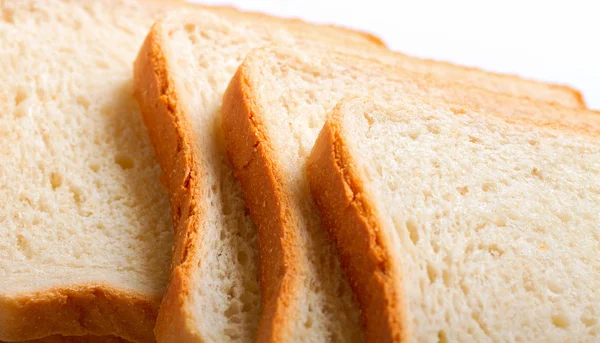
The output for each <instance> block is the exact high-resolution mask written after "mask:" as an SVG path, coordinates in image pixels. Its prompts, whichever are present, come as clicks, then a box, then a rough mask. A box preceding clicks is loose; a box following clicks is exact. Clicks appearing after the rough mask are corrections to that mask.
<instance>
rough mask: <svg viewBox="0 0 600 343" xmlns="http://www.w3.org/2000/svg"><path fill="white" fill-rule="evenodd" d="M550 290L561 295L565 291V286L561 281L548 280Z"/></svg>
mask: <svg viewBox="0 0 600 343" xmlns="http://www.w3.org/2000/svg"><path fill="white" fill-rule="evenodd" d="M548 289H549V290H550V292H552V293H554V294H560V293H562V292H563V291H564V286H563V285H562V283H561V282H560V281H559V280H555V279H550V280H548Z"/></svg>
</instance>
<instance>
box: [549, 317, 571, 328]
mask: <svg viewBox="0 0 600 343" xmlns="http://www.w3.org/2000/svg"><path fill="white" fill-rule="evenodd" d="M552 325H554V326H556V327H557V328H561V329H566V328H568V327H569V326H570V325H571V320H570V319H569V317H568V316H567V315H566V314H564V313H558V314H555V315H553V316H552Z"/></svg>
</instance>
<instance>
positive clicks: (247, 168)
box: [221, 68, 306, 342]
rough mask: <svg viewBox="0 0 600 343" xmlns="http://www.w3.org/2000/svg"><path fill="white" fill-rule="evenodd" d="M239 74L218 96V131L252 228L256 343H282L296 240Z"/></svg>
mask: <svg viewBox="0 0 600 343" xmlns="http://www.w3.org/2000/svg"><path fill="white" fill-rule="evenodd" d="M244 74H245V73H244V71H243V70H242V69H241V68H240V69H238V71H237V72H236V74H235V75H234V77H233V78H232V80H231V82H230V84H229V87H228V88H227V90H226V92H225V94H224V96H223V106H222V111H221V113H222V116H223V131H224V132H225V138H226V140H227V153H228V155H229V159H230V161H231V162H232V165H233V169H234V175H235V176H236V178H237V179H238V180H239V181H240V183H241V185H242V189H243V190H244V192H243V193H244V200H245V202H246V205H247V207H248V208H249V210H250V216H251V217H252V219H253V220H254V222H255V223H256V224H257V227H258V236H259V240H258V241H259V256H260V285H261V294H262V299H263V300H262V302H263V313H262V315H261V320H260V323H259V329H258V335H257V341H259V342H285V341H289V340H290V337H291V335H292V332H291V331H292V327H291V320H290V318H295V317H296V313H297V311H298V301H299V300H300V298H299V296H300V290H301V280H302V278H303V276H304V275H306V271H305V270H304V268H303V267H302V264H301V262H300V259H301V255H300V254H301V250H300V248H299V245H300V244H301V243H300V237H298V234H297V233H296V232H293V231H291V230H287V228H288V227H289V226H290V222H291V221H292V218H291V215H290V213H289V208H290V206H289V204H287V203H285V201H286V199H285V197H283V196H282V195H281V193H282V190H281V189H282V187H283V182H282V181H281V178H280V175H281V174H280V172H279V170H278V169H277V166H276V165H274V164H273V163H272V161H273V158H272V149H271V147H270V146H269V144H268V141H266V139H265V137H264V136H263V134H262V122H261V121H260V120H259V118H258V117H256V116H255V115H254V114H255V113H257V112H258V110H257V108H256V105H255V103H254V102H253V101H252V96H250V87H249V85H248V84H247V82H246V80H245V79H244V77H243V75H244Z"/></svg>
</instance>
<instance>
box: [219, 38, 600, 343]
mask: <svg viewBox="0 0 600 343" xmlns="http://www.w3.org/2000/svg"><path fill="white" fill-rule="evenodd" d="M385 54H386V55H385V56H384V57H386V56H388V55H387V53H385ZM377 57H378V56H374V57H370V56H367V57H360V56H357V55H353V54H350V53H343V52H335V51H332V50H325V49H311V48H310V47H296V48H288V47H284V46H272V47H264V48H261V49H256V50H254V51H253V52H251V53H250V54H248V56H247V57H246V58H245V60H244V63H243V64H242V65H241V66H240V68H239V69H238V71H237V73H236V75H235V76H234V78H233V79H232V81H231V83H230V85H229V87H228V89H227V91H226V93H225V96H224V98H223V109H222V115H223V127H224V133H225V138H226V141H227V151H228V154H229V156H230V160H231V162H232V166H233V169H234V173H235V174H236V177H237V178H238V179H239V180H240V181H241V185H242V188H243V190H244V193H245V198H246V201H247V205H248V206H249V208H250V213H251V214H252V215H253V219H254V220H255V222H256V223H257V224H258V228H259V230H262V231H265V232H260V231H259V234H261V235H262V236H261V235H259V238H260V239H261V241H260V242H259V243H260V244H261V245H260V246H261V261H263V260H264V261H268V262H265V263H269V264H268V265H266V266H265V267H272V266H273V265H272V263H274V262H273V261H274V260H276V259H281V258H285V260H283V262H282V263H283V264H284V265H285V269H283V268H282V269H275V270H272V271H271V272H272V273H282V274H283V275H286V274H288V275H289V276H288V277H289V278H293V277H296V278H298V279H300V282H301V287H300V288H298V289H295V290H293V291H295V292H298V294H296V295H295V296H296V297H298V299H299V303H298V304H299V305H298V306H299V309H300V311H299V314H298V315H297V316H296V318H297V319H296V320H297V322H300V323H303V325H305V327H307V328H308V327H311V326H312V327H314V325H315V322H327V316H332V313H333V314H335V313H336V312H337V313H339V312H344V315H349V313H348V312H347V311H349V309H350V308H352V306H351V304H348V303H345V304H344V302H348V301H350V300H349V298H347V297H342V296H341V295H340V291H341V290H342V288H340V287H339V285H340V281H339V279H341V278H343V277H342V275H341V274H339V273H338V272H337V271H336V270H337V269H336V268H335V267H334V266H335V264H336V258H335V255H334V254H333V250H332V248H331V247H330V244H329V242H328V240H327V237H326V235H325V234H324V233H323V231H322V230H321V227H320V219H319V216H318V213H317V212H316V210H315V206H314V203H313V201H312V199H311V196H310V191H309V187H308V183H307V180H306V176H305V163H306V158H307V157H308V155H309V153H310V151H311V149H312V146H313V144H314V142H315V139H316V137H317V135H318V132H319V130H320V129H321V128H322V126H323V124H324V121H325V114H326V113H327V111H329V110H330V109H331V108H332V107H333V106H334V105H335V104H336V102H337V101H338V100H339V99H341V98H343V97H344V96H350V95H362V94H372V95H373V96H374V97H375V98H377V99H378V100H382V101H391V100H393V99H395V98H397V97H399V96H402V95H403V94H405V93H409V94H415V95H419V96H423V97H430V98H433V99H438V100H440V101H445V102H449V103H452V104H469V105H470V106H472V107H474V108H478V109H485V110H486V111H489V112H492V113H498V114H500V115H504V116H509V117H531V118H532V119H533V120H536V121H539V122H543V124H544V125H550V124H551V123H554V122H563V123H565V125H567V124H568V125H571V126H578V127H582V128H586V127H587V128H590V130H596V131H597V130H598V129H599V128H600V116H599V115H598V114H597V113H596V112H592V111H586V110H577V109H568V108H564V107H562V106H558V105H553V104H546V103H540V102H537V101H532V100H529V99H524V98H519V97H513V96H506V95H502V94H495V93H493V92H490V91H486V90H481V89H479V88H476V87H462V86H460V85H457V84H456V83H454V81H457V82H458V83H463V84H464V83H466V82H467V81H466V80H469V77H475V79H476V80H479V81H475V79H474V81H473V83H474V84H475V85H477V86H479V85H481V86H486V87H487V88H494V86H493V84H494V82H495V81H496V80H498V79H499V76H496V75H494V74H490V75H489V77H488V78H485V77H482V76H481V75H480V74H479V73H480V72H473V71H472V70H469V69H465V72H464V73H463V74H462V76H459V75H458V74H456V78H458V80H457V79H455V78H454V77H453V76H448V77H447V76H445V75H443V74H442V73H437V75H434V76H431V75H426V74H421V73H412V72H409V71H407V70H406V69H402V68H401V67H400V65H402V64H406V65H412V64H411V62H407V60H406V58H405V57H403V56H399V57H398V59H399V60H398V61H397V62H396V63H392V64H391V65H387V64H383V63H381V62H379V61H377ZM386 58H387V57H386ZM392 62H393V61H392ZM414 63H418V62H414ZM452 68H458V67H452ZM413 69H414V68H413ZM473 73H475V74H473ZM453 75H454V74H453ZM478 82H480V83H478ZM514 82H519V80H514ZM418 134H419V132H418V131H415V135H418ZM390 148H392V147H390ZM263 238H268V240H265V241H262V239H263ZM263 244H264V245H263ZM274 252H277V253H274ZM265 272H268V270H265ZM343 292H344V293H343V294H345V292H346V291H345V290H344V291H343ZM371 296H376V295H375V294H371ZM357 300H358V301H359V303H360V305H361V306H362V308H363V321H364V323H365V327H366V335H367V336H366V339H367V341H373V342H376V341H378V339H376V338H378V337H380V336H379V333H378V330H379V325H380V323H378V321H379V318H380V317H379V316H371V317H369V316H368V315H366V313H370V314H371V313H372V311H370V310H369V306H371V305H370V299H369V295H365V297H361V295H360V294H359V297H358V298H357ZM323 304H327V307H324V306H323ZM378 309H379V308H378ZM382 315H383V317H384V318H385V314H384V313H382ZM337 325H338V327H337V330H339V331H337V332H347V331H346V330H352V329H353V328H347V327H344V325H347V323H344V322H338V323H337Z"/></svg>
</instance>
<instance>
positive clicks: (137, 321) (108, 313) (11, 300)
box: [0, 283, 160, 342]
mask: <svg viewBox="0 0 600 343" xmlns="http://www.w3.org/2000/svg"><path fill="white" fill-rule="evenodd" d="M159 302H160V299H153V298H149V297H148V296H144V295H140V294H135V293H133V292H131V291H130V290H125V289H120V288H115V287H112V286H110V285H107V284H102V283H98V284H95V283H85V284H79V285H71V286H64V287H55V288H51V289H45V290H42V291H39V292H35V293H26V294H16V295H14V296H2V297H0V309H2V310H1V311H0V337H1V338H2V339H3V340H7V341H22V340H31V339H36V338H43V337H46V336H50V335H56V334H63V335H98V336H105V335H115V336H118V337H123V338H126V339H127V340H130V341H134V342H153V341H155V338H154V334H153V333H152V330H151V329H152V327H153V326H154V321H155V319H156V314H157V312H158V304H159ZM31 318H35V320H31ZM23 319H25V320H23Z"/></svg>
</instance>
